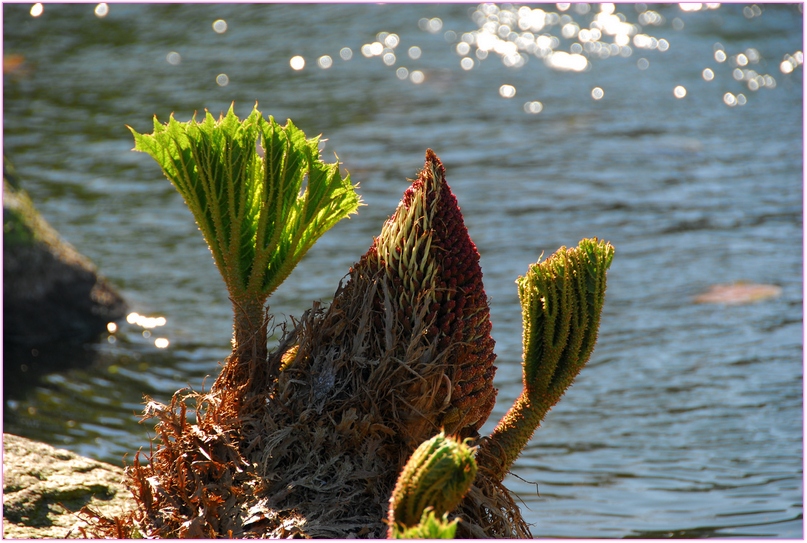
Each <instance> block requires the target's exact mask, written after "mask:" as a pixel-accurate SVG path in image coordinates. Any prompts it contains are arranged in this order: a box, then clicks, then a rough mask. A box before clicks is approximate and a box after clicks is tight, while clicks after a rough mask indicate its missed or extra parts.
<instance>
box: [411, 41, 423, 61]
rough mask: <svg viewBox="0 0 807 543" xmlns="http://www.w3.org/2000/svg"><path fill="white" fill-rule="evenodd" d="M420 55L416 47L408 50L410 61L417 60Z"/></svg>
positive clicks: (418, 48)
mask: <svg viewBox="0 0 807 543" xmlns="http://www.w3.org/2000/svg"><path fill="white" fill-rule="evenodd" d="M421 54H423V52H422V51H421V50H420V47H418V46H417V45H413V46H412V47H410V48H409V58H411V59H412V60H417V59H419V58H420V55H421Z"/></svg>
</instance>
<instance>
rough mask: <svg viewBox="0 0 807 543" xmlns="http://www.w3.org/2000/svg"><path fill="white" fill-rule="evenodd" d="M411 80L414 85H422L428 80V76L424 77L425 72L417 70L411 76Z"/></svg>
mask: <svg viewBox="0 0 807 543" xmlns="http://www.w3.org/2000/svg"><path fill="white" fill-rule="evenodd" d="M409 79H410V81H412V83H414V84H416V85H420V84H421V83H423V82H424V81H425V80H426V76H425V75H423V72H421V71H420V70H415V71H414V72H412V73H411V74H409Z"/></svg>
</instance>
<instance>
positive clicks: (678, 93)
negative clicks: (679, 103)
mask: <svg viewBox="0 0 807 543" xmlns="http://www.w3.org/2000/svg"><path fill="white" fill-rule="evenodd" d="M673 95H674V96H675V97H676V98H683V97H684V96H686V95H687V90H686V88H684V87H683V86H681V85H678V86H677V87H675V88H674V89H673Z"/></svg>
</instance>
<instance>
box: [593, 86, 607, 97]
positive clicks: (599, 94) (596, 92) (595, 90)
mask: <svg viewBox="0 0 807 543" xmlns="http://www.w3.org/2000/svg"><path fill="white" fill-rule="evenodd" d="M603 96H605V91H604V90H602V89H601V88H600V87H594V88H593V89H591V97H592V98H594V99H595V100H602V97H603Z"/></svg>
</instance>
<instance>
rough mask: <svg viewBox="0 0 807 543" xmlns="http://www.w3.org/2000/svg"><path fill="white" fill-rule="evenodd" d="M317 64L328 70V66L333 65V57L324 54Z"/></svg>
mask: <svg viewBox="0 0 807 543" xmlns="http://www.w3.org/2000/svg"><path fill="white" fill-rule="evenodd" d="M317 66H319V67H320V68H322V69H323V70H327V69H328V68H330V67H331V66H333V59H332V58H331V57H329V56H328V55H322V56H321V57H319V59H318V60H317Z"/></svg>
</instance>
